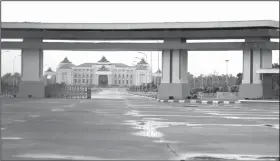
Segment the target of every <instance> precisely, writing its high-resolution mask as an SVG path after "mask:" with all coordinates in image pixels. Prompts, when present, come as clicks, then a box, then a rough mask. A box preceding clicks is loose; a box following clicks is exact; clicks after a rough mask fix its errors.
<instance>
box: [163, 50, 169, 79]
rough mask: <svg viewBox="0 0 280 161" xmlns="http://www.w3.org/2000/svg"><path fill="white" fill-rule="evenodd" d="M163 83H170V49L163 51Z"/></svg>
mask: <svg viewBox="0 0 280 161" xmlns="http://www.w3.org/2000/svg"><path fill="white" fill-rule="evenodd" d="M161 83H170V50H164V51H162V80H161Z"/></svg>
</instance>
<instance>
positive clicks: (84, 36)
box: [1, 29, 279, 40]
mask: <svg viewBox="0 0 280 161" xmlns="http://www.w3.org/2000/svg"><path fill="white" fill-rule="evenodd" d="M1 36H2V38H4V39H22V38H36V39H38V38H40V39H56V40H163V39H169V38H186V39H244V38H245V37H246V38H254V37H270V38H279V31H278V30H277V29H253V30H252V29H242V30H240V29H227V30H173V31H172V30H162V31H158V30H154V31H145V30H143V31H75V30H74V31H49V30H11V29H2V35H1Z"/></svg>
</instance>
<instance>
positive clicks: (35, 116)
mask: <svg viewBox="0 0 280 161" xmlns="http://www.w3.org/2000/svg"><path fill="white" fill-rule="evenodd" d="M28 117H32V118H37V117H40V115H28Z"/></svg>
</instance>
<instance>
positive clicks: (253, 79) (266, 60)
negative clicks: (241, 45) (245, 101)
mask: <svg viewBox="0 0 280 161" xmlns="http://www.w3.org/2000/svg"><path fill="white" fill-rule="evenodd" d="M264 41H270V39H269V38H259V39H246V42H264ZM261 68H272V51H271V50H267V49H244V50H243V78H242V84H241V85H240V87H239V97H241V98H262V97H264V92H263V91H264V90H263V89H264V84H263V81H262V76H261V75H260V74H258V73H257V70H258V69H261ZM265 88H266V89H267V88H269V91H270V92H268V90H266V92H265V93H266V95H267V94H268V95H272V93H273V91H272V81H271V83H269V81H267V80H266V83H265ZM269 93H270V94H269Z"/></svg>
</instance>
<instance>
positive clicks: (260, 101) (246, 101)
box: [239, 100, 279, 103]
mask: <svg viewBox="0 0 280 161" xmlns="http://www.w3.org/2000/svg"><path fill="white" fill-rule="evenodd" d="M239 101H240V102H241V103H279V100H239Z"/></svg>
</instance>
